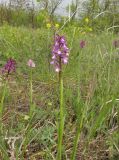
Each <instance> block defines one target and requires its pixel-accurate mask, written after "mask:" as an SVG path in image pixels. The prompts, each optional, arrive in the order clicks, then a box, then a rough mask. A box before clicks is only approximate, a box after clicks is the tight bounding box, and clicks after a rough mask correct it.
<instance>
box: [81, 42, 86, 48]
mask: <svg viewBox="0 0 119 160" xmlns="http://www.w3.org/2000/svg"><path fill="white" fill-rule="evenodd" d="M85 45H86V42H85V41H84V40H81V42H80V48H84V47H85Z"/></svg>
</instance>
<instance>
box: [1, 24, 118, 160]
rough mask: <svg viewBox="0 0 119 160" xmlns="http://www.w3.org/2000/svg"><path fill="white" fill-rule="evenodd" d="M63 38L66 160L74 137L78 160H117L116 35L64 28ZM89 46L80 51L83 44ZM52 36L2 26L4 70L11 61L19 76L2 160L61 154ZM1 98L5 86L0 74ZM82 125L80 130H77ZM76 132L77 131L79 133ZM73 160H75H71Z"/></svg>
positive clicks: (48, 159)
mask: <svg viewBox="0 0 119 160" xmlns="http://www.w3.org/2000/svg"><path fill="white" fill-rule="evenodd" d="M60 34H61V35H65V36H66V38H67V40H68V47H69V48H70V49H71V50H70V57H69V63H68V65H67V66H65V67H64V73H63V80H64V82H63V83H64V105H65V126H64V134H63V157H62V159H63V160H65V159H66V160H68V159H71V154H72V150H73V144H74V143H75V142H74V140H75V135H76V134H78V137H79V141H78V143H77V147H76V151H75V152H76V157H75V159H76V160H78V159H81V158H82V159H84V160H87V159H89V158H90V159H96V160H101V159H103V160H104V159H106V158H107V159H109V160H117V159H119V134H118V133H119V132H118V129H119V128H118V127H119V126H118V125H119V89H118V87H119V49H118V48H114V46H113V40H115V39H118V37H117V36H116V35H114V34H113V33H107V32H103V33H100V34H93V33H90V34H89V33H87V34H85V35H83V34H81V33H80V31H79V30H77V28H74V27H70V28H69V27H68V26H67V27H66V28H64V29H63V30H62V31H61V33H60ZM81 40H85V41H86V46H85V47H84V48H80V45H79V43H80V41H81ZM52 44H53V32H52V31H50V30H48V29H45V28H40V29H36V30H33V29H30V28H24V27H17V28H16V27H11V26H7V25H5V26H3V27H0V67H1V68H2V66H3V64H4V63H5V62H6V60H7V59H8V58H10V57H12V58H14V59H15V60H16V61H17V71H16V73H15V74H14V75H13V76H10V78H9V82H8V86H7V89H6V90H7V92H6V96H5V99H4V114H3V117H2V121H3V132H4V134H1V137H0V144H1V145H0V151H1V153H0V159H3V160H6V159H9V158H10V157H11V158H12V159H13V158H16V159H17V160H18V159H20V160H22V159H24V157H25V158H26V159H30V160H32V159H43V160H52V159H53V160H54V159H55V158H56V154H57V153H56V152H57V138H58V137H57V121H58V115H59V83H58V75H57V74H56V73H54V69H53V68H52V66H51V65H50V61H51V60H50V59H51V50H52ZM30 58H31V59H33V60H34V62H35V64H36V67H35V68H34V69H33V72H32V87H33V94H32V103H33V104H35V107H34V108H35V110H34V114H33V117H32V119H29V117H28V114H29V108H30V93H29V79H30V77H29V75H30V69H29V67H28V66H27V65H26V64H27V61H28V59H30ZM0 77H1V79H0V80H1V81H0V97H2V94H3V88H4V87H3V81H2V75H0ZM79 126H80V127H79ZM77 130H79V132H78V133H77ZM72 159H73V158H72Z"/></svg>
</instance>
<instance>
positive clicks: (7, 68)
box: [2, 58, 16, 76]
mask: <svg viewBox="0 0 119 160" xmlns="http://www.w3.org/2000/svg"><path fill="white" fill-rule="evenodd" d="M15 70H16V61H15V60H14V59H12V58H10V59H9V60H8V61H7V63H6V64H5V65H4V67H3V68H2V73H3V74H4V73H5V74H7V76H8V75H9V74H10V73H12V72H15Z"/></svg>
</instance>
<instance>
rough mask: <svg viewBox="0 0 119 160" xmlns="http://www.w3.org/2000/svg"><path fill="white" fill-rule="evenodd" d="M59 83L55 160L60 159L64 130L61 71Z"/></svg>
mask: <svg viewBox="0 0 119 160" xmlns="http://www.w3.org/2000/svg"><path fill="white" fill-rule="evenodd" d="M59 83H60V122H59V126H58V153H57V160H61V159H62V140H63V130H64V100H63V75H62V71H60V72H59Z"/></svg>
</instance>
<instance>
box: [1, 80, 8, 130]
mask: <svg viewBox="0 0 119 160" xmlns="http://www.w3.org/2000/svg"><path fill="white" fill-rule="evenodd" d="M6 87H7V82H6V81H5V84H4V89H3V95H2V98H1V103H0V131H1V132H2V127H3V125H2V114H3V104H4V99H5V94H6Z"/></svg>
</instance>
